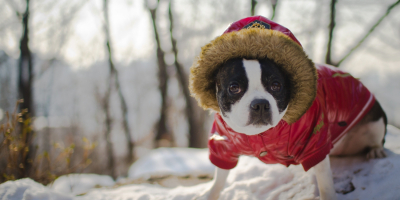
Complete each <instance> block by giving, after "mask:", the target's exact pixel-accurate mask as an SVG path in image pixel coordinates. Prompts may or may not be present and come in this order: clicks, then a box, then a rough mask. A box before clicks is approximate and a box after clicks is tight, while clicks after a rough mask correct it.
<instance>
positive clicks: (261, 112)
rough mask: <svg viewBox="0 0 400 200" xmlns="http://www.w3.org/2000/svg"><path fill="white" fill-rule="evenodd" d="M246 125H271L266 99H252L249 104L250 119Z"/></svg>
mask: <svg viewBox="0 0 400 200" xmlns="http://www.w3.org/2000/svg"><path fill="white" fill-rule="evenodd" d="M248 124H249V125H250V124H253V125H256V126H260V125H268V124H271V109H270V104H269V101H267V100H266V99H254V100H253V101H252V102H251V103H250V117H249V122H248Z"/></svg>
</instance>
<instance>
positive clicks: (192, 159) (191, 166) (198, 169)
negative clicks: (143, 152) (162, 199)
mask: <svg viewBox="0 0 400 200" xmlns="http://www.w3.org/2000/svg"><path fill="white" fill-rule="evenodd" d="M214 168H215V167H214V166H213V165H212V164H211V163H210V161H209V160H208V151H207V150H204V149H189V148H159V149H155V150H153V151H152V152H151V153H150V154H149V155H148V156H144V158H143V159H139V160H138V161H137V162H135V163H134V164H133V165H132V166H131V167H130V168H129V172H128V178H130V179H149V178H150V177H154V176H159V177H162V176H167V175H171V174H172V175H175V176H186V175H192V176H207V175H209V176H212V175H213V173H214Z"/></svg>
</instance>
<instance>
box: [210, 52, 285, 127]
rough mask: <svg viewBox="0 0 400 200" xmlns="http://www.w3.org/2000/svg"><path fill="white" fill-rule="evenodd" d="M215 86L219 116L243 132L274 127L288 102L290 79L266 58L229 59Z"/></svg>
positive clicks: (221, 69) (217, 77)
mask: <svg viewBox="0 0 400 200" xmlns="http://www.w3.org/2000/svg"><path fill="white" fill-rule="evenodd" d="M216 87H217V94H216V96H217V101H218V105H219V107H220V111H221V116H222V118H223V119H224V121H225V122H226V123H227V124H228V125H229V126H230V127H231V128H232V129H233V130H234V131H236V132H239V133H244V134H246V135H256V134H259V133H262V132H264V131H266V130H268V129H270V128H271V127H274V126H276V125H277V124H278V123H279V121H280V120H281V119H282V117H283V116H284V115H285V112H286V110H287V108H288V104H289V101H290V83H289V78H288V76H287V75H286V74H285V72H283V71H282V69H281V68H280V67H278V66H277V65H276V64H275V63H274V62H273V61H271V60H269V59H262V60H246V59H242V58H235V59H231V60H228V61H227V62H225V63H224V64H223V65H222V67H221V68H220V69H219V71H218V74H217V76H216Z"/></svg>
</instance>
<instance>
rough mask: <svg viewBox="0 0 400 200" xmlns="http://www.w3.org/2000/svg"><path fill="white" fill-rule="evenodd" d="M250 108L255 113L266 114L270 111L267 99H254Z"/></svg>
mask: <svg viewBox="0 0 400 200" xmlns="http://www.w3.org/2000/svg"><path fill="white" fill-rule="evenodd" d="M250 108H251V109H252V110H253V111H255V112H264V111H268V110H269V102H268V101H267V100H265V99H254V100H253V101H252V102H251V103H250Z"/></svg>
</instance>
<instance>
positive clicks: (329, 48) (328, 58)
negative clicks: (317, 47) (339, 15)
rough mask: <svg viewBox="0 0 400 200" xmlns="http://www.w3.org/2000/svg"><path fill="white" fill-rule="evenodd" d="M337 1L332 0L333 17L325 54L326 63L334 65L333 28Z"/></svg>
mask: <svg viewBox="0 0 400 200" xmlns="http://www.w3.org/2000/svg"><path fill="white" fill-rule="evenodd" d="M336 2H337V0H332V1H331V19H330V23H329V37H328V46H327V51H326V56H325V63H326V64H330V65H333V63H332V57H331V56H332V39H333V30H334V29H335V25H336V22H335V14H336Z"/></svg>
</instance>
